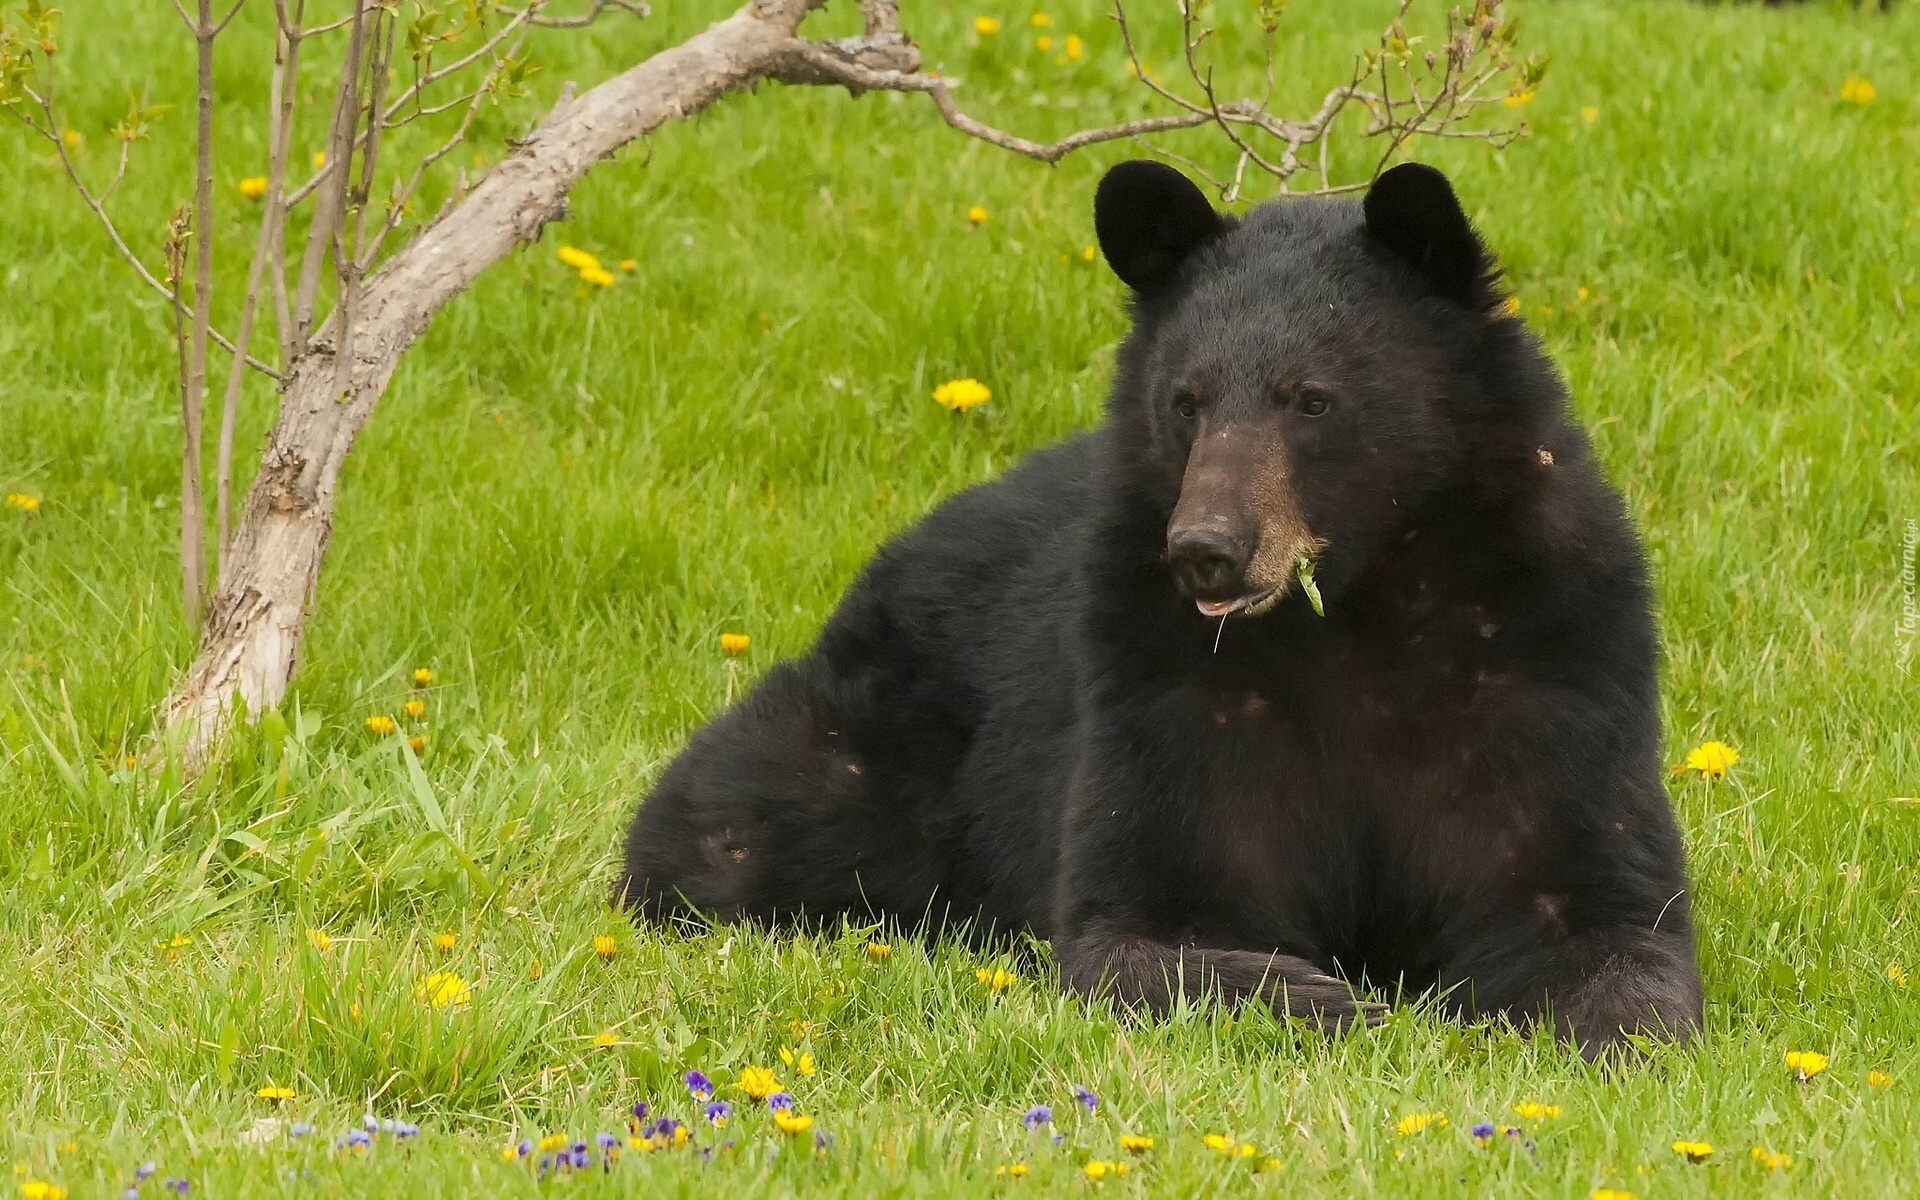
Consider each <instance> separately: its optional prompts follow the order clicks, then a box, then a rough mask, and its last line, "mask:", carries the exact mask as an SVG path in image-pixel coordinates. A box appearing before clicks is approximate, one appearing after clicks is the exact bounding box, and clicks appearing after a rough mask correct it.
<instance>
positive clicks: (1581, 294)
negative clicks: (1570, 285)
mask: <svg viewBox="0 0 1920 1200" xmlns="http://www.w3.org/2000/svg"><path fill="white" fill-rule="evenodd" d="M1573 295H1574V299H1576V300H1585V299H1586V298H1587V296H1588V295H1589V293H1588V291H1587V289H1585V288H1583V287H1579V288H1575V289H1573Z"/></svg>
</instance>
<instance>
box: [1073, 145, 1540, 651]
mask: <svg viewBox="0 0 1920 1200" xmlns="http://www.w3.org/2000/svg"><path fill="white" fill-rule="evenodd" d="M1094 221H1095V226H1096V229H1097V231H1098V235H1099V239H1100V246H1101V249H1102V250H1103V251H1104V253H1105V255H1106V259H1107V262H1108V263H1109V264H1110V265H1111V266H1112V267H1113V270H1114V272H1115V273H1116V274H1118V275H1119V276H1120V278H1121V280H1122V281H1124V282H1125V283H1126V284H1127V285H1128V287H1130V288H1131V289H1132V290H1133V293H1134V306H1133V311H1134V332H1133V335H1132V336H1131V337H1130V338H1129V339H1128V341H1127V344H1126V346H1125V348H1124V349H1123V351H1122V354H1121V359H1120V364H1119V372H1118V378H1117V380H1116V386H1115V392H1114V400H1113V413H1112V418H1113V420H1114V422H1115V424H1116V425H1117V426H1118V427H1119V438H1120V444H1121V445H1123V446H1124V447H1126V451H1127V453H1128V454H1129V456H1130V458H1131V460H1132V461H1133V463H1134V465H1135V468H1136V469H1137V471H1138V472H1139V473H1140V474H1141V475H1142V476H1143V478H1142V479H1141V480H1140V481H1139V484H1140V487H1141V488H1142V490H1144V491H1145V492H1146V493H1148V502H1149V503H1151V504H1154V505H1156V506H1157V509H1156V516H1155V520H1156V528H1157V520H1158V517H1159V516H1160V515H1164V517H1165V520H1166V556H1167V561H1168V563H1169V564H1170V565H1171V568H1172V572H1173V575H1174V579H1175V581H1176V584H1177V586H1178V587H1179V589H1180V591H1181V592H1182V593H1183V594H1185V595H1186V596H1187V597H1188V598H1189V599H1191V600H1193V601H1194V602H1195V604H1196V605H1197V606H1198V607H1199V610H1200V611H1201V613H1203V614H1205V615H1207V616H1210V617H1224V616H1227V615H1239V616H1258V615H1260V614H1262V613H1265V612H1267V611H1269V610H1270V609H1272V608H1273V607H1274V606H1275V605H1277V604H1279V603H1280V602H1281V601H1282V600H1283V599H1285V598H1286V597H1287V595H1288V594H1289V593H1290V592H1292V591H1294V590H1296V583H1295V581H1296V579H1297V578H1298V576H1299V573H1300V571H1301V565H1302V563H1303V561H1307V562H1311V563H1312V564H1313V568H1312V569H1313V571H1314V574H1315V576H1316V577H1317V580H1318V583H1319V586H1320V588H1321V589H1322V591H1323V592H1326V593H1327V594H1328V595H1329V597H1330V598H1331V596H1332V595H1333V594H1335V593H1337V592H1338V591H1339V590H1340V589H1341V588H1342V587H1343V586H1344V585H1345V584H1347V583H1349V582H1351V581H1352V579H1353V578H1354V577H1355V576H1356V575H1358V573H1359V572H1360V571H1361V569H1362V568H1363V567H1364V566H1365V565H1366V563H1367V562H1368V560H1369V559H1370V558H1371V557H1372V556H1373V555H1374V554H1376V553H1378V552H1380V551H1381V550H1382V549H1383V547H1385V546H1386V545H1387V544H1389V539H1390V538H1391V537H1392V536H1393V534H1394V532H1395V530H1396V529H1397V527H1398V526H1399V525H1400V524H1401V523H1402V522H1403V521H1405V520H1406V519H1407V517H1408V516H1409V514H1410V513H1411V512H1412V511H1413V510H1414V509H1416V508H1417V507H1418V506H1419V505H1420V504H1421V503H1422V502H1423V501H1424V500H1426V499H1427V498H1428V497H1430V496H1432V495H1434V494H1435V493H1436V492H1437V491H1438V490H1439V489H1441V488H1443V487H1445V486H1446V485H1447V484H1448V482H1449V481H1450V480H1451V479H1453V478H1454V477H1456V476H1457V475H1458V473H1459V472H1460V470H1461V460H1462V440H1463V433H1462V429H1461V425H1460V423H1459V421H1458V420H1457V417H1458V410H1459V409H1460V407H1461V406H1463V405H1467V406H1470V405H1472V404H1473V403H1474V402H1475V398H1474V397H1473V396H1471V395H1467V394H1465V393H1470V392H1473V391H1474V390H1476V387H1475V384H1474V383H1473V379H1474V375H1475V363H1474V361H1473V360H1474V358H1475V355H1476V353H1477V351H1476V347H1479V346H1483V345H1484V344H1485V339H1484V338H1483V337H1482V336H1481V334H1482V333H1483V332H1484V331H1486V330H1487V329H1488V328H1490V327H1492V326H1494V325H1500V324H1507V322H1504V321H1502V320H1500V317H1499V313H1498V309H1499V305H1500V302H1501V301H1500V295H1499V292H1498V289H1497V287H1496V285H1495V277H1494V273H1493V269H1492V264H1491V260H1490V258H1489V256H1488V254H1487V251H1486V249H1485V247H1484V246H1483V245H1482V244H1481V241H1480V239H1479V237H1478V236H1477V235H1476V234H1475V233H1474V230H1473V227H1472V225H1471V224H1470V223H1469V222H1468V220H1467V217H1466V214H1465V213H1464V212H1463V211H1462V210H1461V208H1460V204H1459V201H1458V200H1457V199H1456V198H1455V197H1454V194H1453V188H1452V187H1451V186H1450V185H1449V184H1448V183H1447V180H1446V177H1445V176H1443V175H1441V174H1440V172H1438V171H1436V170H1434V169H1433V168H1431V167H1427V166H1422V165H1419V164H1416V163H1407V164H1404V165H1401V166H1398V167H1395V168H1393V169H1392V170H1390V171H1388V172H1386V173H1385V174H1383V175H1381V176H1380V177H1379V179H1378V180H1376V181H1375V182H1374V184H1373V186H1372V188H1371V189H1370V190H1369V191H1368V193H1367V195H1366V198H1365V200H1364V201H1363V202H1361V203H1354V202H1353V201H1350V200H1340V199H1324V198H1322V199H1291V200H1284V201H1278V202H1274V203H1270V204H1266V205H1262V206H1259V207H1256V208H1255V209H1253V210H1252V211H1251V212H1249V213H1248V214H1247V215H1246V217H1245V218H1243V219H1235V218H1233V217H1229V216H1224V215H1222V214H1220V213H1217V212H1215V211H1214V209H1213V207H1212V205H1211V204H1209V203H1208V201H1207V198H1206V197H1205V196H1204V195H1203V194H1202V193H1201V192H1200V190H1199V189H1198V188H1197V187H1195V186H1194V185H1193V184H1192V183H1191V182H1189V181H1188V180H1187V178H1186V177H1185V176H1183V175H1182V174H1180V173H1179V172H1178V171H1176V170H1174V169H1173V168H1171V167H1168V166H1166V165H1164V164H1161V163H1157V162H1146V161H1135V162H1126V163H1121V164H1120V165H1119V166H1116V167H1114V168H1113V169H1112V170H1111V171H1109V172H1108V173H1107V175H1106V177H1105V178H1104V179H1102V180H1101V182H1100V188H1099V192H1098V194H1097V196H1096V198H1095V201H1094Z"/></svg>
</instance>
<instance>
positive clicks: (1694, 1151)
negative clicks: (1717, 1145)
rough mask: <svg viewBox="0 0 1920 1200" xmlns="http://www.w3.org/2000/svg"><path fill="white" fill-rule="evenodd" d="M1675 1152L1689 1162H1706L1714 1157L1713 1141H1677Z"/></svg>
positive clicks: (1674, 1145) (1674, 1146) (1674, 1147)
mask: <svg viewBox="0 0 1920 1200" xmlns="http://www.w3.org/2000/svg"><path fill="white" fill-rule="evenodd" d="M1673 1152H1674V1153H1675V1154H1678V1155H1680V1156H1681V1157H1682V1158H1685V1159H1686V1160H1687V1161H1688V1162H1696V1163H1697V1162H1705V1161H1707V1160H1708V1159H1709V1158H1712V1157H1713V1143H1712V1142H1675V1143H1674V1144H1673Z"/></svg>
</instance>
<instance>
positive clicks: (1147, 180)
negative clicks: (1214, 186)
mask: <svg viewBox="0 0 1920 1200" xmlns="http://www.w3.org/2000/svg"><path fill="white" fill-rule="evenodd" d="M1093 228H1094V232H1095V233H1096V234H1097V235H1098V236H1099V238H1100V252H1101V253H1102V254H1105V255H1106V256H1107V265H1108V266H1111V267H1112V268H1113V273H1114V274H1115V275H1118V276H1119V277H1120V280H1121V282H1123V283H1125V284H1126V285H1127V286H1128V287H1130V288H1132V289H1133V290H1134V291H1136V292H1139V293H1141V294H1142V295H1145V294H1147V293H1150V292H1153V291H1156V290H1158V289H1159V288H1160V287H1161V285H1163V284H1165V283H1166V282H1167V281H1168V280H1169V279H1171V278H1173V273H1174V272H1175V271H1177V270H1179V269H1180V264H1181V263H1183V262H1185V261H1186V260H1187V256H1188V255H1189V254H1192V253H1193V252H1194V251H1195V250H1196V249H1198V248H1199V247H1200V244H1201V243H1202V242H1204V241H1206V240H1207V239H1208V238H1210V237H1213V236H1214V235H1215V234H1217V233H1219V232H1220V231H1221V230H1222V229H1225V228H1226V222H1225V221H1223V220H1222V219H1221V217H1220V214H1219V213H1217V212H1215V211H1213V205H1211V204H1208V203H1207V198H1206V196H1205V195H1203V194H1202V193H1201V191H1200V189H1199V188H1197V187H1195V186H1194V185H1193V182H1192V181H1191V180H1189V179H1188V178H1187V177H1186V176H1185V175H1182V174H1181V173H1180V172H1178V171H1176V170H1174V169H1173V168H1172V167H1169V166H1167V165H1166V164H1165V163H1160V162H1153V161H1151V160H1148V159H1134V160H1133V161H1131V162H1123V163H1121V164H1120V165H1118V166H1116V167H1114V168H1113V169H1112V170H1111V171H1108V172H1107V173H1106V175H1105V176H1104V177H1103V178H1102V179H1101V180H1100V188H1099V190H1098V191H1096V192H1095V193H1094V196H1093Z"/></svg>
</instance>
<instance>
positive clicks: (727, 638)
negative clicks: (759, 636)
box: [720, 633, 753, 658]
mask: <svg viewBox="0 0 1920 1200" xmlns="http://www.w3.org/2000/svg"><path fill="white" fill-rule="evenodd" d="M751 645H753V637H752V635H751V634H745V633H723V634H721V635H720V649H721V650H722V651H724V652H725V653H726V656H727V657H728V658H738V657H740V656H741V655H742V654H745V653H746V652H747V647H748V646H751Z"/></svg>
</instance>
